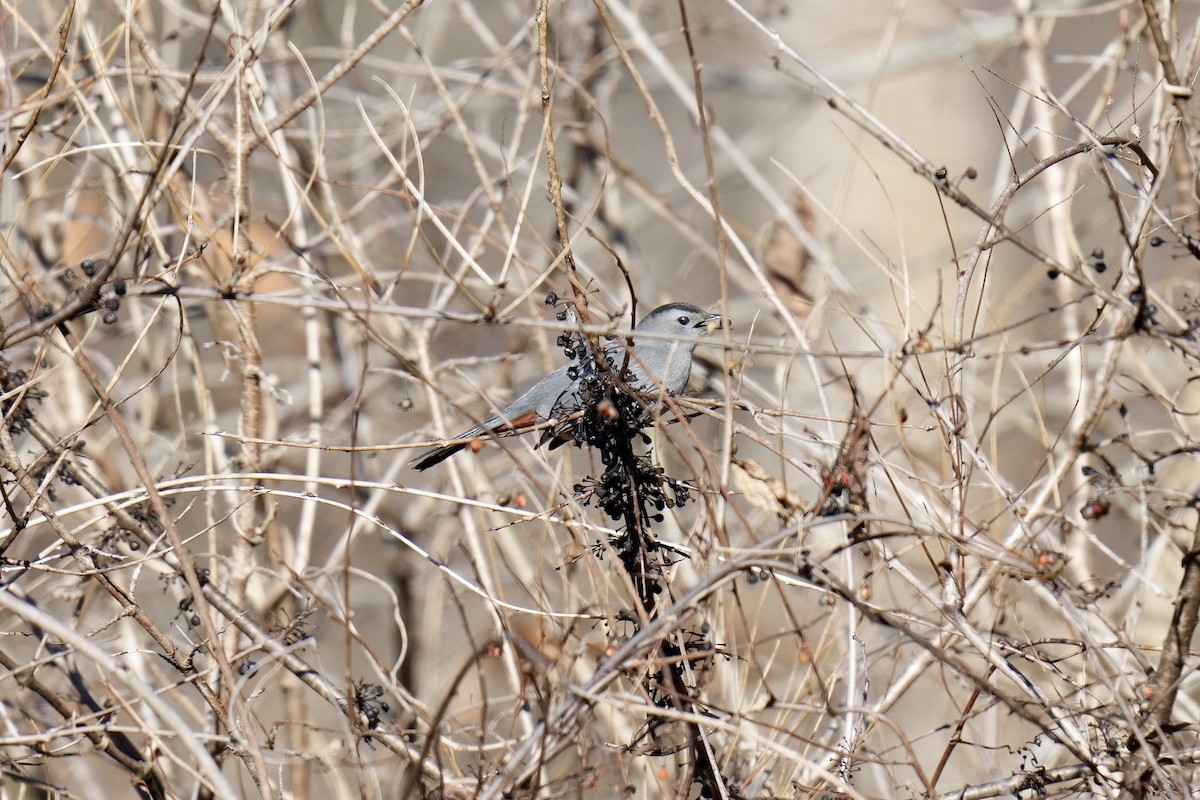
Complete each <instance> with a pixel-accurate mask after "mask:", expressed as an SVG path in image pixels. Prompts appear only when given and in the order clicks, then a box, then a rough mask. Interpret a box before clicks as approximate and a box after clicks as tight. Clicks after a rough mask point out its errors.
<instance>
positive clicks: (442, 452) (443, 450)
mask: <svg viewBox="0 0 1200 800" xmlns="http://www.w3.org/2000/svg"><path fill="white" fill-rule="evenodd" d="M466 446H467V445H466V443H465V442H457V443H455V444H447V445H442V446H441V447H435V448H433V449H432V450H429V451H427V452H425V453H423V454H422V455H421V456H420V457H419V458H417V459H416V460H414V461H413V462H412V467H413V469H419V470H425V469H429V468H430V467H433V466H437V465H438V464H440V463H442V462H443V461H445V460H446V459H447V458H449V457H450V456H452V455H454V454H455V453H457V452H458V451H459V450H462V449H463V448H464V447H466Z"/></svg>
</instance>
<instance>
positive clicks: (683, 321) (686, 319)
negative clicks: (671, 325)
mask: <svg viewBox="0 0 1200 800" xmlns="http://www.w3.org/2000/svg"><path fill="white" fill-rule="evenodd" d="M675 321H676V322H678V323H679V324H680V325H683V326H687V325H690V324H691V322H692V318H691V317H687V316H683V317H680V318H679V319H677V320H675Z"/></svg>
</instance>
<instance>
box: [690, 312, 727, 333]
mask: <svg viewBox="0 0 1200 800" xmlns="http://www.w3.org/2000/svg"><path fill="white" fill-rule="evenodd" d="M724 321H725V318H724V317H722V316H721V315H720V314H709V315H708V316H707V317H705V318H704V319H702V320H700V324H699V325H697V326H696V327H697V328H699V327H703V328H704V333H705V334H706V335H707V334H710V333H713V332H714V331H717V330H720V328H721V324H722V323H723V322H724Z"/></svg>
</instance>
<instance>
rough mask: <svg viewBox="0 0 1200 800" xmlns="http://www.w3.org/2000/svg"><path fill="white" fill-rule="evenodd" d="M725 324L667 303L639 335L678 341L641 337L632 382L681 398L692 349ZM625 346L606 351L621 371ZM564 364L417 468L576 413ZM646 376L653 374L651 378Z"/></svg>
mask: <svg viewBox="0 0 1200 800" xmlns="http://www.w3.org/2000/svg"><path fill="white" fill-rule="evenodd" d="M720 325H721V315H720V314H710V313H708V312H707V311H705V310H704V309H701V308H697V307H696V306H694V305H691V304H690V303H668V304H667V305H665V306H659V307H658V308H656V309H654V310H653V311H651V312H650V313H649V314H647V315H646V316H645V317H644V318H642V321H641V322H639V323H638V325H637V327H636V328H634V330H635V331H646V332H649V333H659V334H675V336H676V338H674V339H670V340H668V339H665V338H663V339H641V340H637V341H636V342H635V343H634V347H633V350H632V353H631V355H630V357H629V376H630V380H629V384H630V386H631V387H632V388H634V389H636V390H638V391H644V392H653V391H657V390H658V387H659V386H661V387H662V388H663V389H665V390H666V391H667V393H668V394H678V393H680V392H682V391H683V390H684V389H686V388H687V383H688V377H689V376H690V375H691V374H692V351H693V350H695V349H696V344H697V342H699V341H700V339H701V337H703V336H707V335H708V334H709V333H712V332H713V331H714V330H716V329H717V328H718V327H720ZM624 350H625V348H624V345H623V344H622V343H621V342H612V343H610V344H607V345H605V347H604V351H605V352H606V353H607V354H608V356H609V358H611V359H612V361H613V364H614V365H616V367H617V368H618V369H619V368H620V366H621V364H622V363H623V361H624ZM569 367H570V365H563V366H561V367H559V368H558V369H556V370H554V372H551V373H550V374H549V375H547V376H546V377H544V378H542V379H541V380H540V381H538V382H537V383H535V384H534V385H533V387H532V388H531V389H529V391H527V392H525V394H523V395H521V396H520V397H518V398H517V399H516V400H514V401H513V402H512V404H511V405H510V406H508V407H507V408H505V409H503V410H502V411H501V412H500V413H499V414H497V415H496V416H494V417H492V418H491V419H489V420H487V421H486V422H484V423H483V424H482V425H477V426H476V427H474V428H471V430H469V431H464V432H462V433H460V434H459V435H458V436H456V437H454V438H455V440H456V441H454V442H453V443H451V444H447V445H443V446H441V447H435V448H433V449H432V450H430V451H428V452H426V453H424V454H423V455H421V456H420V457H418V458H417V459H415V460H414V461H413V462H412V465H413V467H414V468H415V469H429V468H430V467H432V466H434V465H435V464H440V463H441V462H443V461H445V460H446V459H447V458H449V457H450V456H452V455H454V454H455V453H457V452H458V451H459V450H462V449H463V448H464V447H467V446H468V445H470V444H471V443H472V442H474V441H477V440H479V439H483V438H485V437H489V436H513V435H515V434H520V433H524V432H525V431H527V430H529V429H530V428H533V427H536V426H538V425H542V424H544V423H546V422H547V421H548V420H550V419H551V418H552V417H553V416H554V415H555V414H556V413H557V414H559V415H560V416H561V415H562V414H563V413H564V412H567V413H569V412H571V411H574V410H577V409H578V407H579V405H580V401H579V397H578V385H577V380H576V379H574V378H572V377H571V376H570V375H569V374H568V372H567V370H568V369H569ZM647 372H648V373H649V374H650V375H652V376H654V377H653V379H649V378H647Z"/></svg>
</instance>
